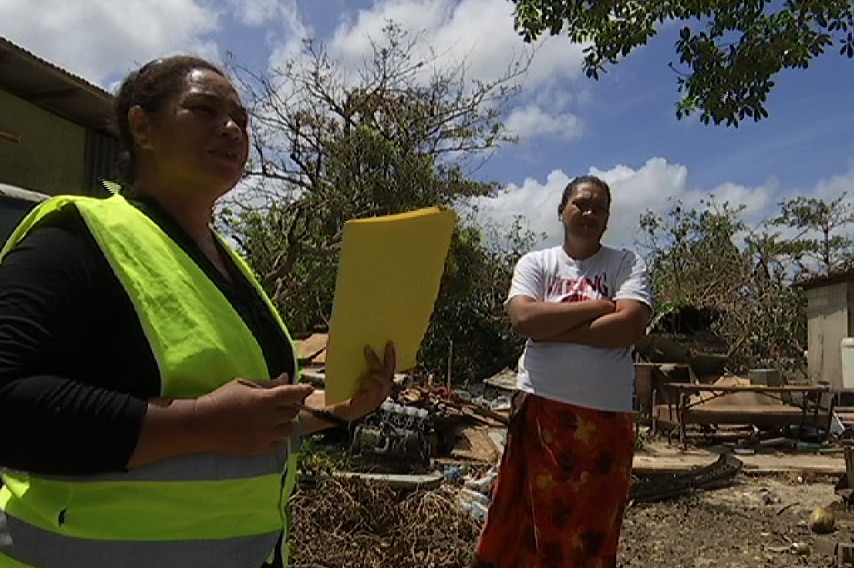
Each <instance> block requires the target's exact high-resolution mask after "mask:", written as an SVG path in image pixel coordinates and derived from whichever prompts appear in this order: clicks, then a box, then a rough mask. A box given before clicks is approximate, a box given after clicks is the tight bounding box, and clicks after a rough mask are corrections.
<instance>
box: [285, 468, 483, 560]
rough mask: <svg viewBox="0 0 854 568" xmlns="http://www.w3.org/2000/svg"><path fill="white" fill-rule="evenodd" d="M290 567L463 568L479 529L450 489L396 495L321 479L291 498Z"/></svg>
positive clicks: (356, 482) (360, 483) (376, 486)
mask: <svg viewBox="0 0 854 568" xmlns="http://www.w3.org/2000/svg"><path fill="white" fill-rule="evenodd" d="M293 514H294V531H293V535H292V546H293V550H294V552H293V554H294V566H295V568H338V567H341V566H348V567H353V568H387V567H389V566H394V567H396V568H409V567H412V568H415V567H418V568H451V567H454V568H456V567H459V566H465V565H467V563H468V561H469V560H470V558H471V554H472V551H473V550H474V546H475V543H476V542H477V537H478V535H479V533H480V528H481V524H480V523H479V522H478V521H477V520H476V519H475V518H474V517H473V516H472V515H470V514H468V513H466V512H464V511H462V510H461V509H460V507H459V506H458V497H457V494H456V492H455V491H452V490H449V489H448V488H443V487H440V488H439V489H435V490H431V491H424V490H415V491H402V490H394V489H392V488H391V487H389V486H388V485H387V484H382V483H372V482H368V481H365V480H362V479H355V478H354V479H338V478H332V477H330V478H324V479H323V480H320V481H319V482H318V483H317V484H314V485H312V486H311V487H306V488H303V487H301V488H300V490H299V491H298V492H297V493H296V495H295V496H294V499H293Z"/></svg>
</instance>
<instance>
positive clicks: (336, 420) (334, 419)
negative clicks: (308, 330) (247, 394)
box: [237, 379, 352, 429]
mask: <svg viewBox="0 0 854 568" xmlns="http://www.w3.org/2000/svg"><path fill="white" fill-rule="evenodd" d="M237 382H238V383H240V384H241V385H246V386H247V387H252V388H254V389H263V388H266V387H265V386H264V384H263V383H259V382H257V381H250V380H247V379H237ZM294 406H296V407H297V408H299V409H300V410H304V411H306V412H308V413H309V414H311V415H312V416H314V417H316V418H320V419H321V420H323V421H325V422H329V423H331V424H335V425H336V426H341V427H342V428H347V429H349V428H350V426H352V423H351V422H350V421H349V420H347V419H346V418H342V417H341V416H338V415H337V414H335V413H334V412H330V411H328V410H323V409H321V408H314V407H311V406H306V405H305V404H302V403H301V402H298V403H296V404H295V405H294Z"/></svg>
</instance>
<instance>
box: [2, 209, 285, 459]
mask: <svg viewBox="0 0 854 568" xmlns="http://www.w3.org/2000/svg"><path fill="white" fill-rule="evenodd" d="M132 203H133V204H134V205H135V206H137V207H138V208H139V209H140V210H142V211H143V212H145V213H146V215H148V216H149V217H150V218H151V219H152V220H153V221H155V223H157V224H158V225H159V226H160V227H161V229H163V230H164V232H166V234H167V235H169V236H170V238H172V239H173V240H174V241H175V242H176V243H177V244H178V245H179V246H180V247H181V248H182V249H183V250H184V251H185V252H186V253H187V254H188V255H189V256H190V257H191V258H192V259H193V260H194V261H195V262H196V264H198V265H199V267H200V268H201V269H202V270H204V272H205V273H206V274H207V275H208V277H209V278H211V280H212V281H213V282H214V283H215V284H216V285H217V287H218V288H219V289H220V291H222V292H223V294H224V295H225V297H226V298H227V299H228V300H229V302H230V303H231V304H232V306H233V307H234V308H235V309H236V310H237V312H238V313H239V314H240V316H241V318H242V319H243V320H244V322H245V323H246V324H247V326H248V327H249V329H250V330H251V331H252V333H253V334H254V336H255V338H256V340H257V341H258V342H259V345H260V346H261V349H262V352H263V353H264V357H265V360H266V362H267V367H268V370H269V372H270V376H271V377H275V376H277V375H279V374H281V373H288V374H290V375H291V376H293V373H294V368H293V356H292V351H291V346H290V345H289V344H288V342H287V339H286V337H285V335H284V333H282V331H281V329H280V328H279V327H278V325H277V323H276V321H275V320H274V318H273V317H272V315H271V314H270V313H269V310H267V309H266V305H265V303H264V302H263V300H262V298H261V297H260V296H259V295H258V293H257V292H256V291H255V289H254V288H253V287H252V285H251V284H250V283H249V282H247V281H246V280H245V279H244V278H243V277H242V276H241V275H240V274H239V273H238V271H237V268H236V267H235V266H229V272H230V275H231V281H230V282H229V280H228V279H226V278H225V277H223V275H222V274H220V272H219V271H218V270H217V269H216V268H215V267H214V266H213V264H212V263H211V262H210V261H209V260H208V259H207V257H205V255H204V254H203V253H202V252H201V250H200V249H199V248H198V247H197V246H196V244H195V243H194V242H193V241H192V239H191V238H190V237H189V236H188V235H187V234H186V233H185V232H184V231H183V230H182V229H181V227H180V226H178V224H177V223H176V222H175V221H174V220H173V219H171V218H170V217H169V216H168V215H167V214H166V213H165V211H164V210H163V209H162V208H160V207H159V206H158V205H157V203H155V202H153V201H132ZM224 256H225V255H224ZM226 262H227V263H229V264H230V259H229V260H226ZM159 377H160V375H159V370H158V367H157V363H156V361H155V358H154V355H153V353H152V351H151V347H150V345H149V343H148V341H147V339H146V338H145V335H144V333H143V330H142V326H141V325H140V321H139V318H138V317H137V315H136V312H135V310H134V307H133V304H132V303H131V300H130V298H129V297H128V295H127V293H126V292H125V290H124V288H123V286H122V285H121V283H120V282H119V280H118V279H117V277H116V276H115V275H114V273H113V271H112V269H111V268H110V266H109V264H108V262H107V260H106V259H105V258H104V256H103V254H102V253H101V251H100V249H99V248H98V245H97V244H96V243H95V240H94V238H93V237H92V236H91V235H90V233H89V231H88V230H87V229H86V226H85V223H84V221H83V219H82V218H81V217H80V214H79V213H78V212H77V210H76V209H74V208H72V207H68V208H65V209H63V210H62V211H61V212H59V213H56V214H53V215H51V216H50V217H48V218H47V219H45V221H44V222H43V223H41V224H40V225H39V226H38V227H36V228H35V229H34V230H33V231H32V232H31V233H30V234H29V235H28V236H27V237H26V238H25V239H24V240H23V241H22V242H21V243H20V244H19V245H18V246H17V247H16V248H15V249H14V250H13V251H12V252H10V253H9V255H8V256H7V257H6V258H5V259H4V261H3V263H2V265H0V467H9V468H14V469H22V470H27V471H32V472H39V473H53V474H66V475H73V474H87V473H99V472H104V471H116V470H121V469H123V468H124V467H125V466H126V464H127V461H128V459H129V458H130V456H131V454H132V453H133V450H134V448H135V446H136V443H137V440H138V437H139V432H140V428H141V426H142V421H143V419H144V417H145V412H146V408H147V403H146V400H147V399H149V398H154V397H158V396H160V378H159Z"/></svg>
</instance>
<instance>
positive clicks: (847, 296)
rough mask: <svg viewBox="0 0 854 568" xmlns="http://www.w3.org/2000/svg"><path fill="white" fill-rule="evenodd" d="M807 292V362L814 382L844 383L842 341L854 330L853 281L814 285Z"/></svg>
mask: <svg viewBox="0 0 854 568" xmlns="http://www.w3.org/2000/svg"><path fill="white" fill-rule="evenodd" d="M806 294H807V333H808V337H809V339H808V347H807V349H808V350H809V356H808V358H807V366H808V371H809V375H810V380H811V381H812V382H816V381H827V382H829V383H830V384H831V385H833V386H836V387H841V386H843V385H842V357H841V355H840V350H839V344H840V343H841V341H842V338H844V337H851V335H852V334H854V283H852V282H847V283H841V284H832V285H830V286H823V287H820V288H812V289H810V290H807V291H806Z"/></svg>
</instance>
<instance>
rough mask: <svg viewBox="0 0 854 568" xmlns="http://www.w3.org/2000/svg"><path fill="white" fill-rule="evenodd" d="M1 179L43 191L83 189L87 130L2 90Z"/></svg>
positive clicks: (78, 190) (0, 122)
mask: <svg viewBox="0 0 854 568" xmlns="http://www.w3.org/2000/svg"><path fill="white" fill-rule="evenodd" d="M0 129H2V130H6V131H9V132H12V133H14V134H17V135H19V136H20V137H21V141H20V142H17V143H16V142H10V141H7V140H3V139H0V181H2V182H5V183H11V184H13V185H17V186H20V187H23V188H25V189H31V190H34V191H40V192H42V193H48V194H54V195H55V194H57V193H79V192H80V191H81V190H82V189H83V186H84V184H85V172H86V168H85V165H86V163H85V151H86V130H85V129H84V128H83V127H82V126H79V125H77V124H74V123H73V122H70V121H68V120H65V119H64V118H61V117H59V116H57V115H55V114H53V113H50V112H48V111H46V110H43V109H41V108H39V107H37V106H35V105H34V104H32V103H29V102H27V101H25V100H23V99H20V98H18V97H16V96H14V95H12V94H10V93H7V92H5V91H2V90H0Z"/></svg>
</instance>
